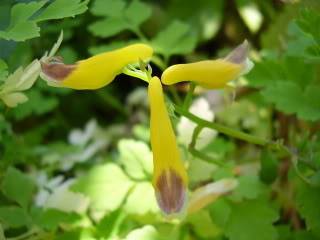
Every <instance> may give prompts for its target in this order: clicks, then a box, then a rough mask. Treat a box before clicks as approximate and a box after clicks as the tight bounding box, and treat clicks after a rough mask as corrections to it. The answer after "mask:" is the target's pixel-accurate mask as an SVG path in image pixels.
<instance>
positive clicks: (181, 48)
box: [152, 21, 197, 56]
mask: <svg viewBox="0 0 320 240" xmlns="http://www.w3.org/2000/svg"><path fill="white" fill-rule="evenodd" d="M190 30H191V29H190V26H189V25H187V24H185V23H183V22H180V21H174V22H172V23H171V24H170V25H169V26H168V27H167V28H165V29H164V30H163V31H161V32H159V33H158V35H157V36H156V37H155V38H154V39H153V40H152V46H153V48H154V50H155V52H157V53H161V54H163V55H166V56H170V55H173V54H187V53H190V52H192V51H193V49H194V48H195V47H196V43H197V38H196V36H195V35H194V34H192V33H191V31H190Z"/></svg>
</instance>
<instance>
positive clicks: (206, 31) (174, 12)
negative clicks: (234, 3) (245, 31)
mask: <svg viewBox="0 0 320 240" xmlns="http://www.w3.org/2000/svg"><path fill="white" fill-rule="evenodd" d="M225 3H226V2H225V1H224V0H214V1H208V0H197V1H194V0H174V1H170V4H167V5H166V10H165V13H166V14H167V18H168V19H179V20H181V21H183V22H186V23H188V24H190V26H191V29H192V31H193V32H195V33H197V38H199V40H201V41H207V40H210V39H212V38H213V37H214V36H215V35H216V34H217V33H218V31H219V29H220V27H221V25H222V18H223V14H224V11H223V9H224V5H225Z"/></svg>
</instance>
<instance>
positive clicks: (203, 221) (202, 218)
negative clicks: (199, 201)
mask: <svg viewBox="0 0 320 240" xmlns="http://www.w3.org/2000/svg"><path fill="white" fill-rule="evenodd" d="M186 221H187V222H188V223H189V224H190V225H191V226H192V228H193V230H194V231H195V233H196V234H197V235H198V236H200V237H201V238H206V239H213V238H215V237H217V236H218V235H219V234H220V232H221V229H220V228H219V227H218V226H216V225H215V223H214V222H213V221H212V219H211V217H210V215H209V212H207V211H200V212H197V213H195V214H191V215H189V216H188V218H187V220H186Z"/></svg>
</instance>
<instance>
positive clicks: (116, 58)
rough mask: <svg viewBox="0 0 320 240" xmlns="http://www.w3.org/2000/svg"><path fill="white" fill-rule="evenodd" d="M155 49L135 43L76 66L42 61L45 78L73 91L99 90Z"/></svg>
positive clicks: (54, 59)
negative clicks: (125, 68) (129, 65)
mask: <svg viewBox="0 0 320 240" xmlns="http://www.w3.org/2000/svg"><path fill="white" fill-rule="evenodd" d="M152 54H153V50H152V48H151V47H150V46H148V45H146V44H133V45H130V46H127V47H124V48H121V49H117V50H114V51H110V52H105V53H101V54H98V55H96V56H93V57H90V58H88V59H85V60H81V61H79V62H77V63H76V64H72V65H66V64H63V62H62V61H61V59H59V58H53V59H52V60H51V62H49V63H46V62H42V72H43V74H42V77H43V78H45V80H47V81H49V82H50V81H53V82H54V84H55V85H57V86H61V87H68V88H73V89H98V88H101V87H104V86H105V85H107V84H109V83H110V82H111V81H112V80H113V79H114V78H115V77H116V76H117V75H118V74H120V73H121V71H122V69H123V68H124V67H125V66H126V65H128V64H130V63H136V62H139V60H140V59H141V60H147V59H149V58H151V57H152Z"/></svg>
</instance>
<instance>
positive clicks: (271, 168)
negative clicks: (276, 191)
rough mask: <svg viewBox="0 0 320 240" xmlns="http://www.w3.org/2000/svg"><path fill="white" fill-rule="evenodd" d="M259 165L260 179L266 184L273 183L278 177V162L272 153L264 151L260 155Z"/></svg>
mask: <svg viewBox="0 0 320 240" xmlns="http://www.w3.org/2000/svg"><path fill="white" fill-rule="evenodd" d="M260 163H261V170H260V179H261V180H262V181H263V182H265V183H267V184H271V183H273V182H274V181H275V179H276V178H277V176H278V165H279V161H278V160H277V158H276V156H275V155H274V154H273V153H272V152H270V151H268V150H264V151H262V153H261V157H260Z"/></svg>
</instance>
